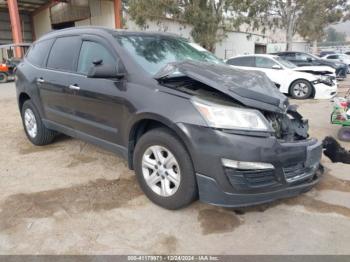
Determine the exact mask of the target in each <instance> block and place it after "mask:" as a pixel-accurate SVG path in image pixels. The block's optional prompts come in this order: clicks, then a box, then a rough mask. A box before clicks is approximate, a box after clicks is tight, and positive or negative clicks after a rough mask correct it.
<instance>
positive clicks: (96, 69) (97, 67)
mask: <svg viewBox="0 0 350 262" xmlns="http://www.w3.org/2000/svg"><path fill="white" fill-rule="evenodd" d="M125 74H126V72H125V69H124V66H123V65H122V64H120V63H118V65H110V64H103V63H102V61H101V62H100V61H98V62H94V63H93V65H92V66H91V68H90V70H89V72H88V73H87V77H89V78H118V79H120V78H123V77H124V76H125Z"/></svg>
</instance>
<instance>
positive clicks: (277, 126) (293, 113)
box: [265, 106, 309, 142]
mask: <svg viewBox="0 0 350 262" xmlns="http://www.w3.org/2000/svg"><path fill="white" fill-rule="evenodd" d="M265 116H266V118H267V119H268V120H269V122H270V123H271V125H272V127H273V129H274V130H275V136H276V138H278V139H281V140H283V141H286V142H291V141H297V140H303V139H307V138H308V136H309V135H308V130H309V123H308V120H305V119H303V117H302V116H301V115H300V114H299V113H298V112H297V110H296V106H289V107H288V109H287V111H286V113H285V114H276V113H270V112H266V113H265Z"/></svg>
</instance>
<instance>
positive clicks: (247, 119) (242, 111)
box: [192, 97, 272, 132]
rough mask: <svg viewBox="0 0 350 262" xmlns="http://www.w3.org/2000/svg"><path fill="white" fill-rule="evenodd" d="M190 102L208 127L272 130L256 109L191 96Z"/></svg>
mask: <svg viewBox="0 0 350 262" xmlns="http://www.w3.org/2000/svg"><path fill="white" fill-rule="evenodd" d="M192 103H193V105H194V106H195V107H196V108H197V110H198V111H199V113H200V114H201V115H202V116H203V118H204V119H205V121H206V122H207V124H208V126H210V127H213V128H220V129H238V130H246V131H265V132H266V131H271V130H272V127H271V125H270V124H269V123H268V121H267V120H266V118H265V117H264V116H263V114H261V112H259V111H258V110H254V109H246V108H239V107H233V106H227V105H221V104H217V103H213V102H211V101H207V100H204V99H200V98H198V97H195V98H193V99H192Z"/></svg>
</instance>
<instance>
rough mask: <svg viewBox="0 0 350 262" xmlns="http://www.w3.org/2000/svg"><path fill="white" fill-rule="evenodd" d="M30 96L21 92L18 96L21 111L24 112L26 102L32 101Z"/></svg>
mask: <svg viewBox="0 0 350 262" xmlns="http://www.w3.org/2000/svg"><path fill="white" fill-rule="evenodd" d="M30 99H31V98H30V96H29V95H28V94H27V93H26V92H21V93H20V94H19V96H18V107H19V111H20V112H22V107H23V104H24V102H25V101H27V100H30Z"/></svg>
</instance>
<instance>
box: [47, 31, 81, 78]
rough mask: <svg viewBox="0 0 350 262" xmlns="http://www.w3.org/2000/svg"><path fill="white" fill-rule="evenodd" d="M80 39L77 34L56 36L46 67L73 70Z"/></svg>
mask: <svg viewBox="0 0 350 262" xmlns="http://www.w3.org/2000/svg"><path fill="white" fill-rule="evenodd" d="M80 45H81V39H80V37H79V36H68V37H60V38H57V39H56V41H55V42H54V44H53V46H52V48H51V52H50V55H49V59H48V61H47V67H48V68H50V69H57V70H61V71H68V72H74V71H75V70H76V61H77V58H78V55H79V49H80Z"/></svg>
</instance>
